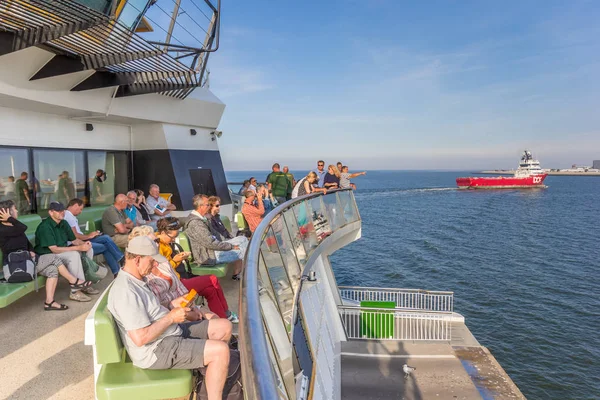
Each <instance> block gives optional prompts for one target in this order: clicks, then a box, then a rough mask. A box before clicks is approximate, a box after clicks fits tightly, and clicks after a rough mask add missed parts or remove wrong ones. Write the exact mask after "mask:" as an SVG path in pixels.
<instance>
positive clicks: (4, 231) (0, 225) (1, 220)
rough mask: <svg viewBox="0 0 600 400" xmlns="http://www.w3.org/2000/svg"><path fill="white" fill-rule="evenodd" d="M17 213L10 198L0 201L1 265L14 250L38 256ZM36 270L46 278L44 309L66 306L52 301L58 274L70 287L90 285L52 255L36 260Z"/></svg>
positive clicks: (53, 309)
mask: <svg viewBox="0 0 600 400" xmlns="http://www.w3.org/2000/svg"><path fill="white" fill-rule="evenodd" d="M18 216H19V213H18V211H17V208H16V206H15V203H14V202H13V201H12V200H5V201H1V202H0V250H2V255H3V258H2V265H6V264H8V256H9V254H11V253H13V252H16V251H29V253H30V256H31V259H32V260H34V261H35V260H37V259H38V257H37V255H36V254H35V253H34V251H33V246H32V245H31V243H30V242H29V239H27V236H26V235H25V231H27V225H25V224H24V223H22V222H21V221H19V220H18V219H17V217H18ZM37 261H38V262H37V265H36V271H37V273H38V274H39V275H43V276H45V277H47V279H46V301H45V303H44V310H46V311H64V310H67V309H68V308H69V307H67V306H66V305H64V304H59V303H57V302H56V301H54V293H55V291H56V285H57V284H58V276H59V275H61V276H63V277H64V278H65V279H66V280H68V281H69V284H70V285H71V289H77V290H81V289H82V288H84V287H87V286H89V285H91V284H92V283H91V282H89V281H86V282H78V281H77V278H76V277H74V276H73V275H71V274H70V273H69V271H68V270H67V267H65V266H64V264H63V262H62V261H61V260H60V259H59V258H58V257H56V256H54V255H47V256H46V257H44V258H43V259H41V260H37Z"/></svg>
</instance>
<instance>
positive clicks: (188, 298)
mask: <svg viewBox="0 0 600 400" xmlns="http://www.w3.org/2000/svg"><path fill="white" fill-rule="evenodd" d="M183 297H184V298H185V300H184V301H182V302H181V304H180V306H181V308H186V307H190V306H191V305H193V304H194V302H195V301H196V298H197V297H198V293H197V292H196V290H194V289H192V290H190V291H189V293H188V294H186V295H185V296H183Z"/></svg>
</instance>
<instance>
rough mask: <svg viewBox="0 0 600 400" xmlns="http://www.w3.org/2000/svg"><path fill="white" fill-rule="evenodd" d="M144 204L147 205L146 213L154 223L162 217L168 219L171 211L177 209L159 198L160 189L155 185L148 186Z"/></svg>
mask: <svg viewBox="0 0 600 400" xmlns="http://www.w3.org/2000/svg"><path fill="white" fill-rule="evenodd" d="M146 204H147V205H148V211H149V212H150V214H151V216H152V219H153V220H154V221H157V220H159V219H161V218H163V217H170V216H171V211H175V210H176V209H177V208H176V207H175V206H174V205H173V204H171V203H169V202H168V201H166V200H165V199H163V198H162V197H160V188H159V187H158V185H155V184H152V185H150V190H149V191H148V198H147V199H146Z"/></svg>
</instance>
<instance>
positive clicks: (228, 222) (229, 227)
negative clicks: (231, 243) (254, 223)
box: [221, 215, 233, 233]
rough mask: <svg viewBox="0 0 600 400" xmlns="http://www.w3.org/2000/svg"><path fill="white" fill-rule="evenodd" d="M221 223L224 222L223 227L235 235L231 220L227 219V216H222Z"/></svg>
mask: <svg viewBox="0 0 600 400" xmlns="http://www.w3.org/2000/svg"><path fill="white" fill-rule="evenodd" d="M221 222H223V225H224V226H225V228H227V230H228V231H229V233H233V232H232V231H231V221H230V220H229V217H227V216H226V215H221Z"/></svg>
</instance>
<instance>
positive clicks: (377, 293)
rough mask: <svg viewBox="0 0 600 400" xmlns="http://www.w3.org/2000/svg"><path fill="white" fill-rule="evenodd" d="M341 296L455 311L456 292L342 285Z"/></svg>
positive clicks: (421, 309) (346, 298) (413, 307)
mask: <svg viewBox="0 0 600 400" xmlns="http://www.w3.org/2000/svg"><path fill="white" fill-rule="evenodd" d="M339 289H340V296H341V297H342V299H344V300H350V301H353V302H357V303H360V302H361V301H393V302H395V303H396V308H403V309H407V310H420V311H436V312H437V311H439V312H452V311H454V292H440V291H431V290H421V289H390V288H369V287H359V286H340V287H339Z"/></svg>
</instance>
